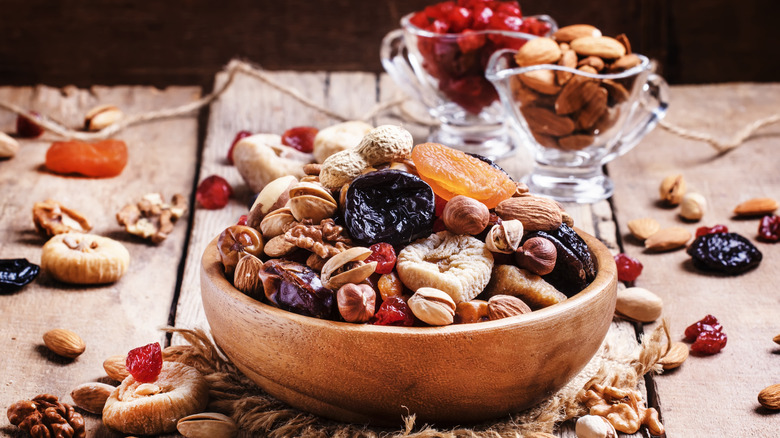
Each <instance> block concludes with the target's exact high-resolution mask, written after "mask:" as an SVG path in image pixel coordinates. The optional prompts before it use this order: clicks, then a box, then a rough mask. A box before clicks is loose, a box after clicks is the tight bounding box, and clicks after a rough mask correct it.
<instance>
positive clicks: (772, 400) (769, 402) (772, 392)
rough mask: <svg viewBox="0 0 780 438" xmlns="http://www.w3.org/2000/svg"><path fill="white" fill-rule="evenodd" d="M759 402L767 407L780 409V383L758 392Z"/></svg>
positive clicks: (774, 409)
mask: <svg viewBox="0 0 780 438" xmlns="http://www.w3.org/2000/svg"><path fill="white" fill-rule="evenodd" d="M758 402H759V403H761V406H763V407H765V408H767V409H771V410H773V411H776V410H780V383H778V384H775V385H771V386H767V387H766V388H764V389H762V390H761V392H759V393H758Z"/></svg>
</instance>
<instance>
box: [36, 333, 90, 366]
mask: <svg viewBox="0 0 780 438" xmlns="http://www.w3.org/2000/svg"><path fill="white" fill-rule="evenodd" d="M43 343H44V344H46V346H47V347H49V350H51V351H52V352H53V353H54V354H56V355H58V356H62V357H67V358H68V359H75V358H77V357H78V356H79V355H80V354H81V353H83V352H84V349H86V348H87V347H86V345H85V344H84V341H82V340H81V337H80V336H79V335H77V334H76V333H74V332H72V331H70V330H65V329H54V330H49V331H48V332H46V333H44V334H43Z"/></svg>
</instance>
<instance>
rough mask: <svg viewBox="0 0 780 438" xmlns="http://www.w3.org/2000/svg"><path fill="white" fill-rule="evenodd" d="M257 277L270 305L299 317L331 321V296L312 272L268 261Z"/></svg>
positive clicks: (333, 309) (333, 310)
mask: <svg viewBox="0 0 780 438" xmlns="http://www.w3.org/2000/svg"><path fill="white" fill-rule="evenodd" d="M258 275H259V276H260V279H261V280H262V281H263V292H264V293H265V296H266V298H267V299H268V301H270V302H271V303H273V304H275V305H277V306H279V307H280V308H282V309H284V310H287V311H290V312H293V313H297V314H299V315H305V316H312V317H314V318H322V319H333V318H334V317H335V316H336V315H335V314H336V311H337V309H336V302H335V301H336V300H335V293H334V292H333V291H332V290H330V289H328V288H326V287H325V286H323V284H322V281H320V276H319V275H318V274H317V272H316V271H314V270H313V269H311V268H309V267H308V266H306V265H302V264H300V263H296V262H292V261H289V260H282V259H272V260H269V261H267V262H265V264H263V270H261V271H260V272H259V273H258Z"/></svg>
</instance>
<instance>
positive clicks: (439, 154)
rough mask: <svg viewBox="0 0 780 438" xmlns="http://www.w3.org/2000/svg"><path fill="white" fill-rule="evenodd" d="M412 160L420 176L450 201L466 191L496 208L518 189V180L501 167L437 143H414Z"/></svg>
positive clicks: (470, 195) (467, 193) (472, 196)
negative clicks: (515, 180) (516, 181)
mask: <svg viewBox="0 0 780 438" xmlns="http://www.w3.org/2000/svg"><path fill="white" fill-rule="evenodd" d="M412 161H413V162H414V165H415V166H416V167H417V172H418V174H419V175H420V178H421V179H422V180H423V181H425V182H427V183H428V184H429V185H430V186H431V188H433V192H434V193H436V194H437V195H438V196H440V197H442V198H444V199H446V200H448V201H449V200H450V199H452V198H453V197H454V196H456V195H464V196H468V197H469V198H473V199H476V200H478V201H480V202H482V203H483V204H485V205H486V206H487V207H488V208H494V207H495V206H496V205H498V203H499V202H501V201H503V200H504V199H508V198H510V197H511V196H512V194H514V193H515V190H516V189H517V185H516V184H515V182H514V181H512V179H511V178H510V177H509V175H507V174H506V173H505V172H503V171H502V170H501V169H499V168H497V167H494V166H491V165H490V163H488V162H486V161H483V160H480V159H479V158H476V157H473V156H470V155H468V154H466V153H464V152H461V151H459V150H456V149H452V148H449V147H447V146H444V145H441V144H438V143H422V144H419V145H417V146H415V148H414V149H413V150H412Z"/></svg>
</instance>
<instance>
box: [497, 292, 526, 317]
mask: <svg viewBox="0 0 780 438" xmlns="http://www.w3.org/2000/svg"><path fill="white" fill-rule="evenodd" d="M530 312H531V308H530V307H528V305H527V304H526V303H524V302H523V300H521V299H520V298H517V297H513V296H512V295H493V296H492V297H490V299H489V300H488V319H490V320H491V321H493V320H496V319H502V318H509V317H510V316H516V315H522V314H524V313H530Z"/></svg>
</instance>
